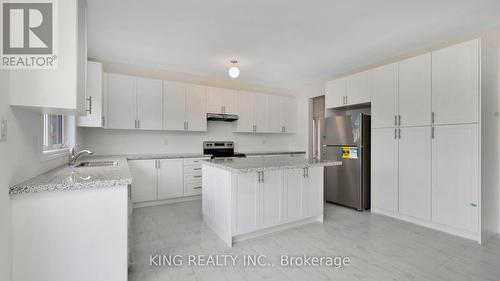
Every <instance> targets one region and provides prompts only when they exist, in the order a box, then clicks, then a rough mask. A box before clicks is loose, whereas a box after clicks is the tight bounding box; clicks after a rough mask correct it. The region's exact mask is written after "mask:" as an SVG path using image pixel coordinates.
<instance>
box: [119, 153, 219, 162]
mask: <svg viewBox="0 0 500 281" xmlns="http://www.w3.org/2000/svg"><path fill="white" fill-rule="evenodd" d="M210 156H211V155H206V154H202V153H158V154H137V155H124V156H122V157H125V158H127V160H148V159H178V158H207V157H208V158H210Z"/></svg>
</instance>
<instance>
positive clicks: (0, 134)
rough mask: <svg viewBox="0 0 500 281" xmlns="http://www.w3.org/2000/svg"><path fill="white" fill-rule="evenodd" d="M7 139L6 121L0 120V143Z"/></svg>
mask: <svg viewBox="0 0 500 281" xmlns="http://www.w3.org/2000/svg"><path fill="white" fill-rule="evenodd" d="M6 139H7V120H6V119H2V120H1V121H0V141H4V140H6Z"/></svg>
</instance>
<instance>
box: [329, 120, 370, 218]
mask: <svg viewBox="0 0 500 281" xmlns="http://www.w3.org/2000/svg"><path fill="white" fill-rule="evenodd" d="M321 143H322V158H323V159H332V160H338V161H342V165H341V166H333V167H326V168H325V200H326V201H327V202H331V203H335V204H339V205H343V206H347V207H350V208H354V209H356V210H359V211H362V210H366V209H369V208H370V116H369V115H366V114H362V113H359V114H353V115H347V116H336V117H329V118H325V121H324V133H323V139H322V142H321Z"/></svg>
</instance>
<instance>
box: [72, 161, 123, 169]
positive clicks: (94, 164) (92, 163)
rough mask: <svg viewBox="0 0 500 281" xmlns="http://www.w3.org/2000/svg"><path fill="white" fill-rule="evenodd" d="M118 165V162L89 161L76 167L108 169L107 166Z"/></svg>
mask: <svg viewBox="0 0 500 281" xmlns="http://www.w3.org/2000/svg"><path fill="white" fill-rule="evenodd" d="M116 165H118V162H117V161H87V162H80V163H78V164H77V165H76V166H75V167H76V168H84V167H106V166H116Z"/></svg>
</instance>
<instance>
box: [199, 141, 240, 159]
mask: <svg viewBox="0 0 500 281" xmlns="http://www.w3.org/2000/svg"><path fill="white" fill-rule="evenodd" d="M203 154H207V155H212V159H220V158H234V157H245V154H243V153H237V152H234V142H232V141H205V142H203Z"/></svg>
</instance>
